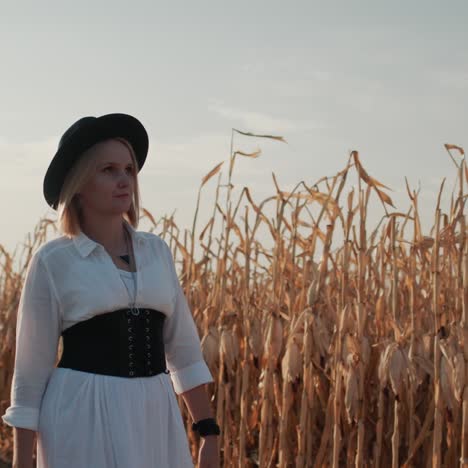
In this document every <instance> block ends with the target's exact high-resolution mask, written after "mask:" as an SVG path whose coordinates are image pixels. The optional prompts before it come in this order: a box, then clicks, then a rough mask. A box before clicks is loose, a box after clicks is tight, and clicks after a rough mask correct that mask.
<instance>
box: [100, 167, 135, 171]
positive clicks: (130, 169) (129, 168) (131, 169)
mask: <svg viewBox="0 0 468 468" xmlns="http://www.w3.org/2000/svg"><path fill="white" fill-rule="evenodd" d="M108 169H113V168H112V167H111V166H109V167H106V168H104V169H103V171H107V170H108ZM127 171H128V172H130V173H132V172H133V168H131V167H127Z"/></svg>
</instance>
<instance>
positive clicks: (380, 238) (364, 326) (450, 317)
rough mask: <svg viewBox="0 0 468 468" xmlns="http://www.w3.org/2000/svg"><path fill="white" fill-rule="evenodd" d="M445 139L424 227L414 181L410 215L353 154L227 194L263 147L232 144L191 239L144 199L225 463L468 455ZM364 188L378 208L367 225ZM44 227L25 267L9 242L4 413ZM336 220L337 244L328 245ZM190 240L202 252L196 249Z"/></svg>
mask: <svg viewBox="0 0 468 468" xmlns="http://www.w3.org/2000/svg"><path fill="white" fill-rule="evenodd" d="M234 131H235V132H237V131H236V130H234ZM238 133H243V132H238ZM243 134H244V135H252V134H246V133H243ZM252 136H255V137H263V138H273V139H276V140H279V141H284V140H283V139H282V138H281V137H275V136H272V135H252ZM231 147H232V145H231ZM446 149H447V151H448V152H449V154H450V150H457V151H459V152H460V153H461V154H462V155H463V159H462V163H461V164H458V163H456V162H455V160H454V162H455V164H456V165H457V171H458V187H457V193H456V194H455V195H453V194H452V204H451V207H450V212H449V213H442V211H441V208H440V194H439V198H438V201H437V206H436V207H435V210H434V212H435V222H434V226H433V228H432V229H431V232H430V234H429V235H427V236H426V235H423V233H422V232H421V227H420V216H419V212H418V193H416V192H415V191H411V190H410V189H409V187H408V196H409V198H410V200H411V207H410V209H409V211H408V213H399V212H391V213H389V212H388V211H387V208H388V207H389V206H393V203H392V200H391V199H390V197H389V196H388V194H386V193H385V192H384V191H383V189H384V188H386V187H385V186H383V184H381V183H380V182H378V181H377V180H375V179H374V178H372V177H371V176H369V175H368V174H367V172H366V171H365V169H364V168H363V167H362V165H361V162H360V160H359V157H358V153H357V152H356V151H353V152H352V153H351V155H350V159H349V161H348V163H347V165H346V167H345V168H344V169H343V170H342V171H340V172H339V173H338V174H336V176H334V177H331V178H323V179H321V180H319V181H318V182H317V183H315V184H314V185H312V186H308V185H307V184H306V183H305V182H301V183H300V184H298V185H297V187H296V189H294V190H293V191H292V192H291V193H286V192H284V191H282V190H280V188H279V187H278V184H277V183H276V179H274V183H275V185H276V194H275V195H274V196H272V197H269V198H268V199H266V200H264V201H263V202H262V203H260V204H256V203H255V202H254V201H253V199H252V196H251V194H250V192H249V190H248V189H247V188H244V189H243V190H242V192H241V194H240V196H239V199H238V201H237V203H236V204H235V207H233V206H232V202H231V198H232V196H233V188H234V186H233V185H232V183H231V176H232V172H233V168H234V163H235V161H236V158H237V157H239V156H243V157H252V158H255V157H258V156H259V154H260V152H259V151H258V152H255V153H251V154H247V153H242V152H233V151H232V150H231V155H232V156H231V158H230V161H229V162H230V167H229V179H228V183H227V184H223V185H221V184H220V183H219V180H218V184H217V187H216V196H215V201H214V205H213V216H212V218H211V219H210V220H209V222H208V223H207V225H206V226H204V227H203V229H202V230H201V231H200V232H198V231H197V229H196V221H197V215H198V205H199V202H200V193H201V189H202V187H203V186H204V185H205V184H206V182H208V180H209V179H211V178H212V177H214V176H215V175H216V174H218V173H219V172H220V169H221V165H222V164H219V165H218V166H216V167H215V168H214V169H213V170H212V171H211V172H210V173H209V174H207V176H205V177H204V179H203V181H202V184H201V187H200V192H199V197H198V201H197V208H196V211H195V216H194V222H193V226H192V230H191V231H190V232H188V231H185V234H184V236H182V235H181V234H180V231H179V229H178V228H177V226H176V224H175V222H174V220H173V219H172V218H164V219H162V220H160V221H158V222H157V221H156V220H155V219H154V218H153V216H152V215H151V214H150V213H149V212H148V211H146V210H145V211H144V216H145V217H146V218H147V219H148V220H149V221H150V223H151V224H152V227H151V229H150V230H151V231H154V232H157V233H158V234H159V235H161V236H162V237H163V238H164V239H165V240H166V241H167V242H168V244H169V245H170V246H171V248H172V251H173V255H174V257H175V258H176V259H177V261H178V262H179V261H181V266H180V280H181V283H182V284H183V286H184V289H185V293H186V295H187V297H188V299H189V303H190V305H191V308H192V311H193V314H194V318H195V321H196V323H197V326H198V328H199V332H200V336H201V337H202V347H203V352H204V355H205V358H206V361H207V363H208V365H209V367H210V369H211V371H212V373H213V375H214V376H215V380H216V382H215V383H214V384H212V387H211V388H210V390H211V391H212V394H213V402H212V403H213V409H214V411H215V413H216V417H217V420H218V422H219V424H220V426H221V431H222V432H221V437H220V443H221V451H222V452H221V456H222V460H223V466H226V467H228V466H229V467H232V466H237V467H250V466H261V467H273V466H280V467H286V466H295V467H304V468H305V467H322V466H333V467H342V466H359V467H360V466H375V467H387V466H394V467H397V466H406V467H410V466H415V467H416V466H417V467H419V466H428V465H432V466H446V467H453V466H459V463H460V462H459V460H460V458H466V459H468V387H467V386H466V378H465V375H468V374H467V372H468V368H467V363H468V347H467V346H466V345H465V343H468V341H467V339H466V338H467V337H468V316H467V314H468V311H467V306H468V303H467V301H468V246H467V242H466V235H465V234H466V221H465V215H464V203H465V197H466V195H465V194H464V183H465V182H466V181H468V171H467V168H466V164H465V161H464V152H463V150H462V149H461V148H459V147H455V146H453V145H446ZM450 156H451V154H450ZM451 157H452V156H451ZM452 159H453V158H452ZM353 168H354V169H353ZM352 170H356V171H357V175H358V184H357V195H356V199H355V192H354V188H352V189H351V190H350V191H349V192H348V194H347V196H346V200H345V206H346V209H343V210H342V209H341V207H340V204H341V203H342V202H343V198H344V197H345V195H344V187H345V181H346V178H347V176H348V174H349V172H350V171H352ZM443 185H444V184H443V183H442V185H441V189H440V191H441V193H442V189H443ZM221 190H225V192H222V194H223V196H224V200H225V207H224V208H223V207H221V205H220V202H219V198H220V192H221ZM372 193H374V194H376V195H377V197H378V199H379V200H380V201H381V203H382V207H383V209H384V211H385V215H384V216H383V217H382V220H381V222H380V223H379V224H378V226H377V228H375V230H373V231H372V232H370V233H369V232H368V230H367V229H368V228H367V225H366V219H367V217H368V215H367V209H368V208H367V207H368V201H369V197H370V195H371V194H372ZM312 202H315V203H317V204H318V206H319V207H320V209H319V211H318V215H317V216H313V215H312V214H311V212H310V210H309V206H310V205H311V203H312ZM268 204H273V205H274V208H275V211H276V218H274V219H269V218H268V217H267V216H266V215H265V209H266V207H267V206H268ZM240 207H242V208H241V209H242V215H243V216H242V217H240V216H239V213H238V211H239V208H240ZM287 213H289V214H287ZM219 215H221V217H220V216H219ZM252 218H253V221H252ZM219 219H221V223H220V228H219V232H220V234H219V238H214V236H213V228H214V226H216V225H217V221H218V220H219ZM261 226H263V227H266V228H267V230H268V232H269V233H270V234H271V238H272V240H273V248H272V249H271V250H269V249H266V248H265V247H263V246H262V245H261V243H260V242H259V241H258V232H259V228H260V227H261ZM49 227H52V228H53V227H54V223H53V222H52V221H49V220H45V221H41V223H40V224H39V226H38V229H37V231H36V232H35V233H34V235H33V236H32V241H31V242H30V245H29V251H28V252H29V255H28V253H27V254H26V256H25V257H26V258H25V259H24V261H23V262H22V264H23V268H22V269H21V271H19V272H16V271H13V270H12V268H11V264H12V259H11V257H10V255H9V254H8V253H7V252H3V262H2V263H3V265H4V267H3V271H2V272H1V275H2V277H1V279H2V285H3V286H2V287H3V289H2V291H1V294H2V297H1V300H2V303H1V316H0V324H1V326H2V327H1V329H0V344H1V348H0V359H1V364H2V367H0V398H1V399H2V404H1V407H0V411H2V412H3V411H4V409H5V408H6V407H7V406H8V404H9V402H8V397H9V386H10V382H11V376H12V363H13V356H14V333H15V332H14V330H15V313H16V307H17V303H18V298H19V294H20V291H21V285H22V277H23V273H24V267H25V266H26V265H27V263H28V260H29V256H30V252H31V251H32V250H33V249H34V248H35V246H37V245H39V244H40V243H42V242H43V241H44V239H45V238H46V234H47V232H46V231H47V230H48V228H49ZM411 228H412V234H411V235H408V234H407V231H408V229H411ZM301 231H305V232H306V235H305V236H304V235H301V233H300V232H301ZM338 231H339V232H340V235H341V236H342V237H343V239H344V241H343V242H342V245H339V246H338V247H337V248H335V249H332V248H331V245H332V238H333V235H334V234H335V233H336V232H338ZM196 242H197V243H198V245H199V246H200V247H201V249H202V251H203V256H202V258H201V259H200V260H196V259H195V258H194V257H195V256H194V249H195V243H196ZM317 252H319V253H320V260H319V261H318V262H315V261H314V256H315V255H316V254H317ZM181 398H182V397H179V403H180V406H181V410H182V414H183V417H184V420H185V421H186V423H187V427H189V423H190V417H189V415H188V412H187V410H186V408H185V406H184V404H183V402H182V399H181ZM0 430H1V431H2V433H1V435H2V442H1V444H2V445H1V449H2V450H3V451H4V454H5V456H8V455H11V439H10V437H11V432H10V431H9V428H8V427H5V426H3V427H2V428H1V429H0ZM188 435H189V438H190V442H191V448H192V451H193V455H194V459H195V457H196V453H197V450H198V440H196V438H195V437H194V436H193V434H192V432H191V431H190V430H189V431H188ZM466 466H468V464H467V465H466Z"/></svg>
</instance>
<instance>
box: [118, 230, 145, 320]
mask: <svg viewBox="0 0 468 468" xmlns="http://www.w3.org/2000/svg"><path fill="white" fill-rule="evenodd" d="M128 236H129V233H128V232H127V230H126V229H125V243H126V244H127V251H128V254H127V255H119V257H120V258H122V257H128V261H127V260H125V259H124V258H123V260H124V261H125V262H127V263H128V264H129V265H130V255H131V253H132V252H131V246H130V242H129V241H130V239H128ZM132 257H134V256H133V255H132ZM131 274H132V279H133V286H134V292H133V294H134V297H133V303H130V304H129V308H130V311H131V313H132V314H133V315H135V316H136V315H140V310H139V309H138V307H135V302H136V294H137V288H136V282H137V279H136V272H131ZM124 283H125V282H124ZM125 288H126V289H127V294H128V298H129V300H130V302H131V301H132V299H131V296H130V291H129V290H128V288H127V285H126V284H125Z"/></svg>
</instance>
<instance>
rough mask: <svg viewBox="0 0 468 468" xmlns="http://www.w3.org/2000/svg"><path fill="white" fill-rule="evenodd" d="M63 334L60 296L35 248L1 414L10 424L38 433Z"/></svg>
mask: <svg viewBox="0 0 468 468" xmlns="http://www.w3.org/2000/svg"><path fill="white" fill-rule="evenodd" d="M60 334H61V321H60V311H59V303H58V300H57V296H56V294H55V290H53V285H52V283H51V278H50V276H49V273H48V271H47V267H46V265H45V264H44V261H43V259H42V258H41V256H40V254H39V253H38V252H37V251H36V252H35V253H34V254H33V256H32V258H31V260H30V262H29V264H28V267H27V270H26V277H25V281H24V284H23V289H22V291H21V296H20V301H19V305H18V313H17V320H16V352H15V361H14V371H13V378H12V384H11V394H10V400H11V405H10V407H8V408H7V410H6V412H5V414H4V415H3V416H2V419H3V421H4V422H5V423H6V424H8V425H9V426H12V427H21V428H25V429H31V430H34V431H36V432H37V430H38V426H39V411H40V406H41V401H42V396H43V394H44V391H45V388H46V386H47V383H48V380H49V378H50V375H51V373H52V371H53V369H54V367H55V362H56V358H57V350H58V343H59V338H60Z"/></svg>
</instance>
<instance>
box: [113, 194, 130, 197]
mask: <svg viewBox="0 0 468 468" xmlns="http://www.w3.org/2000/svg"><path fill="white" fill-rule="evenodd" d="M128 196H129V195H128V193H126V194H125V195H117V196H116V197H115V198H126V197H128Z"/></svg>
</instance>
